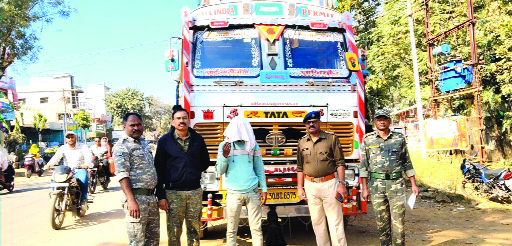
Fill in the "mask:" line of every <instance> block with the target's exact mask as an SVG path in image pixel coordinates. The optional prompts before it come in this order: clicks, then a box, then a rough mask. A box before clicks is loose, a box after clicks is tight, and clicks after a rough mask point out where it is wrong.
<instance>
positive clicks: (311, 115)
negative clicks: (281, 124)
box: [302, 111, 320, 123]
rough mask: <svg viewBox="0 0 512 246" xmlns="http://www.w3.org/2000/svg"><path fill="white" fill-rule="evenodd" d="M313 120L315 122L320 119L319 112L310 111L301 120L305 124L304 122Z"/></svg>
mask: <svg viewBox="0 0 512 246" xmlns="http://www.w3.org/2000/svg"><path fill="white" fill-rule="evenodd" d="M314 119H317V120H319V119H320V111H311V112H309V113H308V114H307V115H306V117H304V120H302V123H306V121H308V120H314Z"/></svg>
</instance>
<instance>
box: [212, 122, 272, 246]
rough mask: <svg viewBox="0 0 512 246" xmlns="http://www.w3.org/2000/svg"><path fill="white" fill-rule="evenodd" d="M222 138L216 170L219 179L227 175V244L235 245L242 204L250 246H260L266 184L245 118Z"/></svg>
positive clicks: (262, 167) (232, 126)
mask: <svg viewBox="0 0 512 246" xmlns="http://www.w3.org/2000/svg"><path fill="white" fill-rule="evenodd" d="M224 136H225V137H226V139H225V140H224V141H223V142H221V143H220V145H219V150H218V154H217V163H216V165H215V169H216V171H217V173H218V174H219V175H222V174H226V189H227V195H226V213H227V231H226V244H227V245H228V246H236V245H237V243H236V237H237V236H236V234H237V232H238V222H239V220H240V211H241V210H242V205H243V204H245V205H246V206H247V215H248V219H249V227H250V229H251V235H252V245H258V246H263V233H262V231H261V213H262V208H261V207H262V206H263V205H264V204H265V203H266V202H267V183H266V179H265V167H264V166H263V159H262V158H261V151H260V147H259V146H258V144H257V143H256V138H255V137H254V132H253V130H252V127H251V124H250V123H249V122H248V121H247V120H246V119H245V118H241V117H235V118H233V120H232V121H231V123H229V125H228V127H227V128H226V130H225V131H224ZM258 184H259V185H258ZM259 189H261V194H260V192H259Z"/></svg>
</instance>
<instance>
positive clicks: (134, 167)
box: [113, 136, 157, 189]
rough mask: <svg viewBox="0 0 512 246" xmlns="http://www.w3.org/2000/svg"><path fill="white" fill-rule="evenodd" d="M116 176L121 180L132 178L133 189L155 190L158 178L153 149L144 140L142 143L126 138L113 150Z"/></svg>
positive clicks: (141, 140)
mask: <svg viewBox="0 0 512 246" xmlns="http://www.w3.org/2000/svg"><path fill="white" fill-rule="evenodd" d="M113 152H114V164H115V165H116V175H117V177H118V178H119V180H121V179H123V178H130V184H131V187H132V188H143V189H153V188H155V187H156V182H157V176H156V169H155V164H154V162H153V154H152V153H151V148H150V147H149V145H148V143H147V142H146V141H145V140H144V138H142V137H141V138H140V141H136V140H135V139H133V138H131V137H128V136H125V137H122V138H121V139H119V141H117V143H116V145H114V148H113Z"/></svg>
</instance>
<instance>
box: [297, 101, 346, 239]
mask: <svg viewBox="0 0 512 246" xmlns="http://www.w3.org/2000/svg"><path fill="white" fill-rule="evenodd" d="M303 122H304V124H305V125H306V132H307V134H306V135H305V136H304V137H302V138H301V139H300V140H299V145H298V148H297V189H298V190H297V194H298V195H299V198H300V199H301V200H306V201H307V202H308V207H309V213H310V215H311V224H312V225H313V231H314V232H315V236H316V243H317V244H318V245H319V246H325V245H331V243H332V244H333V245H341V246H345V245H347V240H346V239H345V231H344V228H343V209H342V208H341V203H340V202H339V201H338V200H337V199H336V198H337V197H340V198H341V199H345V198H346V197H347V196H348V193H347V188H346V187H345V185H346V182H345V158H344V156H343V149H342V148H341V144H340V142H339V139H338V137H337V136H336V135H335V134H334V133H330V132H325V131H322V130H320V125H321V121H320V112H319V111H312V112H309V113H308V114H307V115H306V117H304V120H303ZM336 172H337V173H338V180H336V179H335V173H336ZM326 217H327V222H328V225H329V232H330V236H331V238H330V240H329V233H328V232H327V226H326Z"/></svg>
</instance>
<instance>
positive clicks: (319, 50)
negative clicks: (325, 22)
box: [284, 29, 350, 78]
mask: <svg viewBox="0 0 512 246" xmlns="http://www.w3.org/2000/svg"><path fill="white" fill-rule="evenodd" d="M284 54H285V59H286V62H285V66H286V69H287V70H288V71H290V75H291V76H292V77H328V78H335V77H336V78H346V77H348V76H349V75H350V72H349V70H348V68H347V64H346V61H345V44H344V40H343V35H342V34H341V33H336V32H326V31H310V30H296V29H286V30H285V31H284Z"/></svg>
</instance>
